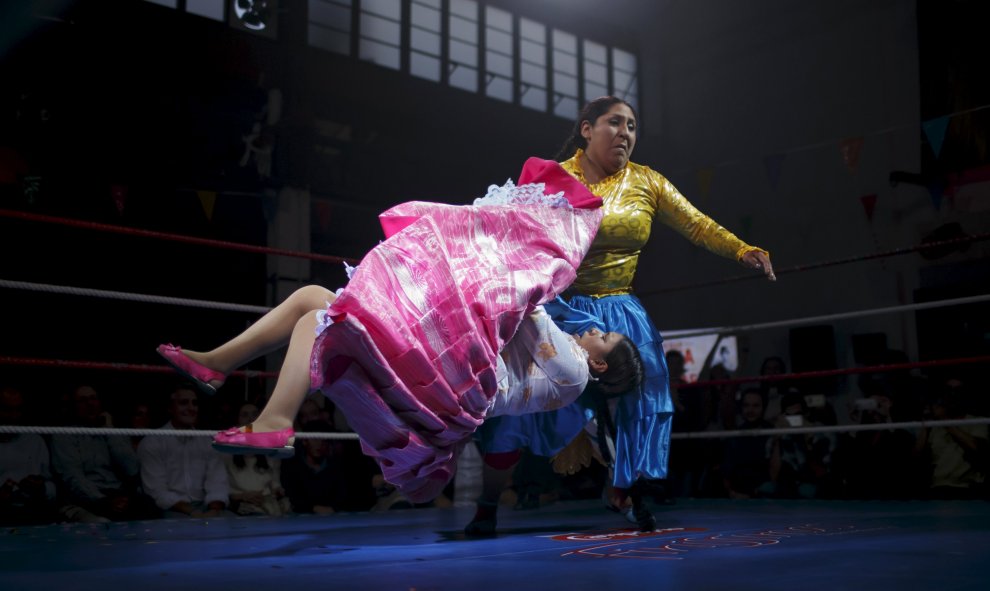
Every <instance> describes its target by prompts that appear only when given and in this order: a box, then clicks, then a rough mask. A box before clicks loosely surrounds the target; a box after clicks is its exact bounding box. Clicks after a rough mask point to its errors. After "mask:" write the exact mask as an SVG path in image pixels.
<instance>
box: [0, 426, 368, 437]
mask: <svg viewBox="0 0 990 591" xmlns="http://www.w3.org/2000/svg"><path fill="white" fill-rule="evenodd" d="M20 433H34V434H36V435H91V436H94V437H98V436H102V435H120V436H126V437H146V436H149V435H152V436H153V435H174V436H177V437H213V436H214V435H216V434H217V431H205V430H202V429H116V428H107V427H100V428H96V427H47V426H43V427H32V426H26V425H0V434H20ZM295 437H296V438H297V439H357V438H358V435H357V433H315V432H305V433H296V434H295Z"/></svg>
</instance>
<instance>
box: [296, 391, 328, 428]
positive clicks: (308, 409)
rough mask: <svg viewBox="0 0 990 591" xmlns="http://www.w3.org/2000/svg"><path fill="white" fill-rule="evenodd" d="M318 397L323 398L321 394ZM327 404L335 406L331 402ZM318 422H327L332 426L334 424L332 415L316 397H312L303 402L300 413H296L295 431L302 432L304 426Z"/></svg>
mask: <svg viewBox="0 0 990 591" xmlns="http://www.w3.org/2000/svg"><path fill="white" fill-rule="evenodd" d="M317 396H320V397H323V395H322V394H319V393H317ZM327 404H328V405H330V406H332V405H333V403H331V402H330V401H327ZM316 421H326V422H327V423H330V424H331V425H332V424H334V421H333V418H332V416H331V413H330V412H327V411H326V410H324V408H323V407H322V406H320V403H319V402H317V400H316V398H315V397H313V396H310V397H308V398H306V399H305V400H303V403H302V404H301V405H300V406H299V412H298V413H296V420H295V429H296V431H301V430H302V428H303V426H304V425H306V424H308V423H313V422H316Z"/></svg>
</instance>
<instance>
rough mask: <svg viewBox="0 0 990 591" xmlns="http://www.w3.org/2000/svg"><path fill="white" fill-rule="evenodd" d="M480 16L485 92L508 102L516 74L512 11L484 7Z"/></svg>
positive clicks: (489, 95) (511, 100) (512, 100)
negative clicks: (481, 18)
mask: <svg viewBox="0 0 990 591" xmlns="http://www.w3.org/2000/svg"><path fill="white" fill-rule="evenodd" d="M484 16H485V26H484V28H483V31H484V34H485V43H484V47H485V53H484V59H485V80H484V86H485V95H486V96H488V97H490V98H494V99H498V100H501V101H505V102H507V103H511V102H514V94H515V93H514V90H513V85H514V84H513V80H514V79H515V77H516V74H515V66H514V64H513V62H514V61H515V60H514V57H515V51H514V49H513V37H514V35H513V32H514V27H513V21H512V14H510V13H508V12H506V11H504V10H499V9H497V8H492V7H491V6H487V7H485V12H484Z"/></svg>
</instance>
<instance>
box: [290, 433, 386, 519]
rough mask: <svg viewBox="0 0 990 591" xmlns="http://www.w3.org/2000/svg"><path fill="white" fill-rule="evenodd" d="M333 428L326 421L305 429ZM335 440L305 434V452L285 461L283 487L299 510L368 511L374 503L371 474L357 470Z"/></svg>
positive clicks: (318, 513) (326, 512)
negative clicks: (349, 463) (342, 453)
mask: <svg viewBox="0 0 990 591" xmlns="http://www.w3.org/2000/svg"><path fill="white" fill-rule="evenodd" d="M331 431H333V426H332V425H330V423H328V422H326V421H314V422H310V423H306V424H305V425H304V426H303V432H311V433H328V432H331ZM335 443H337V442H336V441H333V440H330V439H316V438H309V437H306V438H302V437H301V438H299V445H300V446H301V448H302V451H303V453H301V454H298V453H297V454H296V455H294V456H293V457H291V458H289V459H287V460H285V461H284V462H283V463H282V486H283V487H284V488H285V492H286V494H287V495H288V497H289V500H290V501H291V506H292V510H293V511H295V512H296V513H316V514H317V515H328V514H330V513H336V512H339V511H367V510H368V509H370V508H371V506H372V505H373V504H374V502H375V497H374V491H373V489H372V487H371V476H370V474H368V473H367V472H365V471H363V470H357V471H355V470H353V469H352V466H349V465H348V462H347V460H346V458H345V457H344V456H342V455H341V454H340V453H339V452H340V447H339V446H335V445H334V444H335ZM362 457H364V456H362ZM366 459H367V458H366Z"/></svg>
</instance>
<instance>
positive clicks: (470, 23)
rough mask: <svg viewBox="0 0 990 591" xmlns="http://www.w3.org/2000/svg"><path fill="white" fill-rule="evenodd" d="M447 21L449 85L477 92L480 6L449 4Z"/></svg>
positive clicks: (465, 0) (460, 1) (469, 0)
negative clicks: (448, 33) (448, 32)
mask: <svg viewBox="0 0 990 591" xmlns="http://www.w3.org/2000/svg"><path fill="white" fill-rule="evenodd" d="M448 18H449V20H448V26H449V27H450V36H449V38H448V40H447V41H448V46H447V49H448V51H449V52H450V62H449V64H450V65H449V66H448V69H449V79H448V83H449V84H450V85H451V86H454V87H456V88H462V89H464V90H469V91H471V92H478V3H477V2H476V1H475V0H450V14H449V15H448Z"/></svg>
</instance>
